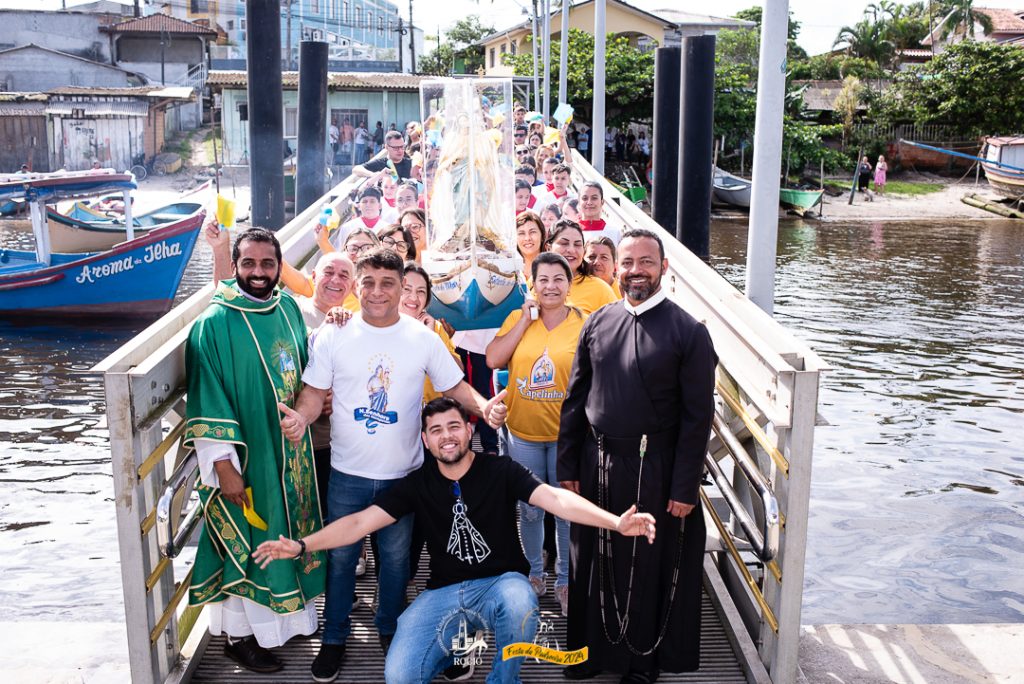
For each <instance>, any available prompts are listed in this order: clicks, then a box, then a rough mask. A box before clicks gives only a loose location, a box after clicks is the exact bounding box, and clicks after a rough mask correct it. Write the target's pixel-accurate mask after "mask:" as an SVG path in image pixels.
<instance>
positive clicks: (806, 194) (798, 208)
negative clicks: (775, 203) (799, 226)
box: [779, 188, 825, 215]
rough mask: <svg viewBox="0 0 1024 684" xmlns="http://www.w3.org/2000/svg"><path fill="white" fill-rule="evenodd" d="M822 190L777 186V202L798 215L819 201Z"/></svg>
mask: <svg viewBox="0 0 1024 684" xmlns="http://www.w3.org/2000/svg"><path fill="white" fill-rule="evenodd" d="M824 194H825V191H824V190H794V189H792V188H779V203H780V204H782V206H784V207H786V208H787V209H792V210H793V211H795V212H797V213H798V214H800V215H803V214H804V212H806V211H809V210H810V209H812V208H813V207H815V206H817V205H818V204H820V203H821V198H822V196H823V195H824Z"/></svg>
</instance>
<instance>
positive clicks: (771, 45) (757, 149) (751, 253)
mask: <svg viewBox="0 0 1024 684" xmlns="http://www.w3.org/2000/svg"><path fill="white" fill-rule="evenodd" d="M788 31H789V1H788V0H765V7H764V15H763V20H762V22H761V56H760V61H759V71H758V75H757V115H756V118H755V121H754V162H753V164H752V167H753V176H752V177H753V187H752V189H751V198H750V227H749V230H748V233H747V286H746V295H747V297H749V298H750V300H751V301H753V302H754V303H755V304H757V305H758V306H759V307H761V309H763V310H764V311H766V312H767V313H769V314H771V313H772V312H773V310H774V304H775V248H776V241H777V238H778V233H779V166H780V165H781V163H782V114H783V105H784V104H785V95H786V43H787V36H788ZM595 88H596V84H595Z"/></svg>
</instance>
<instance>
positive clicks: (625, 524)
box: [615, 504, 654, 544]
mask: <svg viewBox="0 0 1024 684" xmlns="http://www.w3.org/2000/svg"><path fill="white" fill-rule="evenodd" d="M615 529H616V531H618V533H619V534H621V535H623V536H624V537H640V536H644V537H647V543H649V544H653V543H654V516H653V515H651V514H650V513H637V512H636V505H635V504H634V505H632V506H630V507H629V510H628V511H626V512H625V513H623V514H622V515H620V516H619V523H618V524H617V525H616V526H615Z"/></svg>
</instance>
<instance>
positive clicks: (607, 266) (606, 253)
mask: <svg viewBox="0 0 1024 684" xmlns="http://www.w3.org/2000/svg"><path fill="white" fill-rule="evenodd" d="M583 260H584V261H586V262H587V263H588V264H590V270H591V273H593V274H594V275H595V276H597V277H598V278H600V279H601V280H603V281H604V282H606V283H608V284H609V285H610V286H611V288H612V292H614V293H615V298H616V299H622V291H621V290H620V289H619V279H618V278H616V277H615V276H616V275H617V273H616V263H615V243H614V242H612V239H611V238H610V237H608V236H607V235H602V236H600V237H596V238H591V239H589V240H587V247H586V249H585V250H584V252H583Z"/></svg>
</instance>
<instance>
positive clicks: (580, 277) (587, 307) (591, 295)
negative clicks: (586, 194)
mask: <svg viewBox="0 0 1024 684" xmlns="http://www.w3.org/2000/svg"><path fill="white" fill-rule="evenodd" d="M548 249H550V250H551V251H552V252H554V253H555V254H559V255H561V256H563V257H565V260H566V261H567V262H569V268H571V269H572V272H573V273H574V274H575V277H573V279H572V295H571V296H570V297H569V302H568V303H569V304H572V305H573V306H575V307H576V308H578V309H579V310H580V311H582V312H583V314H584V315H586V316H589V315H590V314H592V313H594V312H595V311H597V310H598V309H600V308H601V307H602V306H604V305H605V304H611V303H612V302H616V301H618V298H617V297H616V296H615V293H614V292H613V291H612V288H611V287H610V286H609V285H608V283H606V282H604V281H603V280H601V279H600V278H597V277H595V276H594V275H592V274H591V270H590V264H589V263H588V262H587V261H585V260H584V259H583V230H582V229H581V228H580V226H579V224H578V223H575V222H573V221H569V220H567V219H562V220H561V221H559V222H558V223H556V224H555V226H554V229H553V230H552V231H551V235H550V236H549V237H548Z"/></svg>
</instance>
